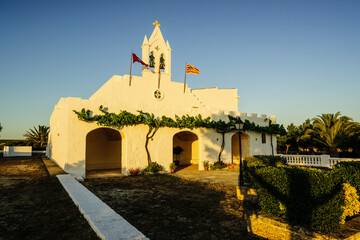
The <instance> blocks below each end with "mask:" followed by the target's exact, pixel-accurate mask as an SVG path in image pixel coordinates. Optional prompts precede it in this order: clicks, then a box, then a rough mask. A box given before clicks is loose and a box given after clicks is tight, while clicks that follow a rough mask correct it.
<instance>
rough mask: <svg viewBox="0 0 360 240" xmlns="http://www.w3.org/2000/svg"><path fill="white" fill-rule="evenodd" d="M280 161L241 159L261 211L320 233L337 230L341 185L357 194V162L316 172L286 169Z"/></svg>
mask: <svg viewBox="0 0 360 240" xmlns="http://www.w3.org/2000/svg"><path fill="white" fill-rule="evenodd" d="M282 161H283V160H282V159H281V157H273V156H270V157H267V156H260V157H258V156H256V157H250V158H246V160H245V162H246V164H245V168H246V171H245V177H246V178H247V182H250V183H252V185H253V186H254V187H255V188H257V192H258V196H259V205H260V207H261V211H262V212H263V213H267V214H272V215H274V216H277V217H280V218H283V219H285V220H286V221H287V222H288V223H289V224H292V225H301V226H304V227H308V228H311V229H315V230H318V231H321V232H331V231H334V230H337V229H339V228H341V226H342V224H341V222H343V220H344V215H343V213H344V206H345V190H344V187H343V183H345V182H346V183H350V185H351V186H353V187H355V188H356V189H357V192H358V194H359V190H360V189H359V185H360V163H353V162H351V163H350V162H346V163H342V164H339V166H337V167H336V168H335V169H334V170H319V169H313V168H305V167H290V166H286V165H284V163H283V162H282ZM276 166H277V167H276Z"/></svg>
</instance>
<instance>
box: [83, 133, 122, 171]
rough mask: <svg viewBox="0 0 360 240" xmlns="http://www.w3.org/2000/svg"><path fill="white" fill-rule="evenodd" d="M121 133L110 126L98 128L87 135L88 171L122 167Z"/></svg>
mask: <svg viewBox="0 0 360 240" xmlns="http://www.w3.org/2000/svg"><path fill="white" fill-rule="evenodd" d="M121 141H122V138H121V135H120V132H119V131H116V130H114V129H110V128H98V129H95V130H93V131H91V132H89V133H88V134H87V136H86V161H85V164H86V172H88V171H91V170H104V169H119V168H121Z"/></svg>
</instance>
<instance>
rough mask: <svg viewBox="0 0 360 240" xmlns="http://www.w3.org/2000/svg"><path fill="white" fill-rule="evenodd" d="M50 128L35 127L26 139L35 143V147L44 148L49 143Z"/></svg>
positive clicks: (28, 132)
mask: <svg viewBox="0 0 360 240" xmlns="http://www.w3.org/2000/svg"><path fill="white" fill-rule="evenodd" d="M48 134H49V127H47V126H45V125H39V126H38V128H37V129H36V127H35V126H34V129H30V130H29V131H26V133H25V134H24V137H26V140H27V141H29V142H31V143H33V145H34V146H37V147H41V148H44V147H46V145H47V142H48Z"/></svg>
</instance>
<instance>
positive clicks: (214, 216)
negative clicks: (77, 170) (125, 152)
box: [83, 175, 260, 240]
mask: <svg viewBox="0 0 360 240" xmlns="http://www.w3.org/2000/svg"><path fill="white" fill-rule="evenodd" d="M83 184H84V185H85V186H86V187H87V188H89V190H91V191H92V192H94V193H95V194H96V195H97V196H98V197H100V198H101V199H102V200H103V201H104V202H105V203H107V204H108V205H109V206H110V207H112V208H113V209H114V210H115V211H116V212H118V213H119V214H120V215H121V216H123V217H124V218H125V219H126V220H128V221H129V222H130V223H131V224H132V225H134V226H135V227H136V228H137V229H139V230H140V231H141V232H142V233H144V234H145V235H146V236H147V237H148V238H150V239H152V240H157V239H164V240H165V239H166V240H169V239H187V240H188V239H209V240H216V239H257V238H255V236H249V235H248V234H247V231H246V221H245V220H244V218H243V216H242V211H241V205H240V201H238V200H237V199H236V195H235V194H236V193H235V188H227V187H223V186H220V185H208V184H204V183H199V182H193V181H188V180H183V179H180V178H176V177H173V176H169V175H145V176H144V175H143V176H136V177H115V178H94V179H87V180H86V181H85V182H84V183H83ZM258 239H260V238H258Z"/></svg>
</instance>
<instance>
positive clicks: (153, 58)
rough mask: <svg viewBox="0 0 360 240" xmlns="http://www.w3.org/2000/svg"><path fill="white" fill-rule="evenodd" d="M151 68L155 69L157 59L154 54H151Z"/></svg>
mask: <svg viewBox="0 0 360 240" xmlns="http://www.w3.org/2000/svg"><path fill="white" fill-rule="evenodd" d="M149 67H150V68H155V57H154V53H153V52H151V53H150V54H149Z"/></svg>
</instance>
